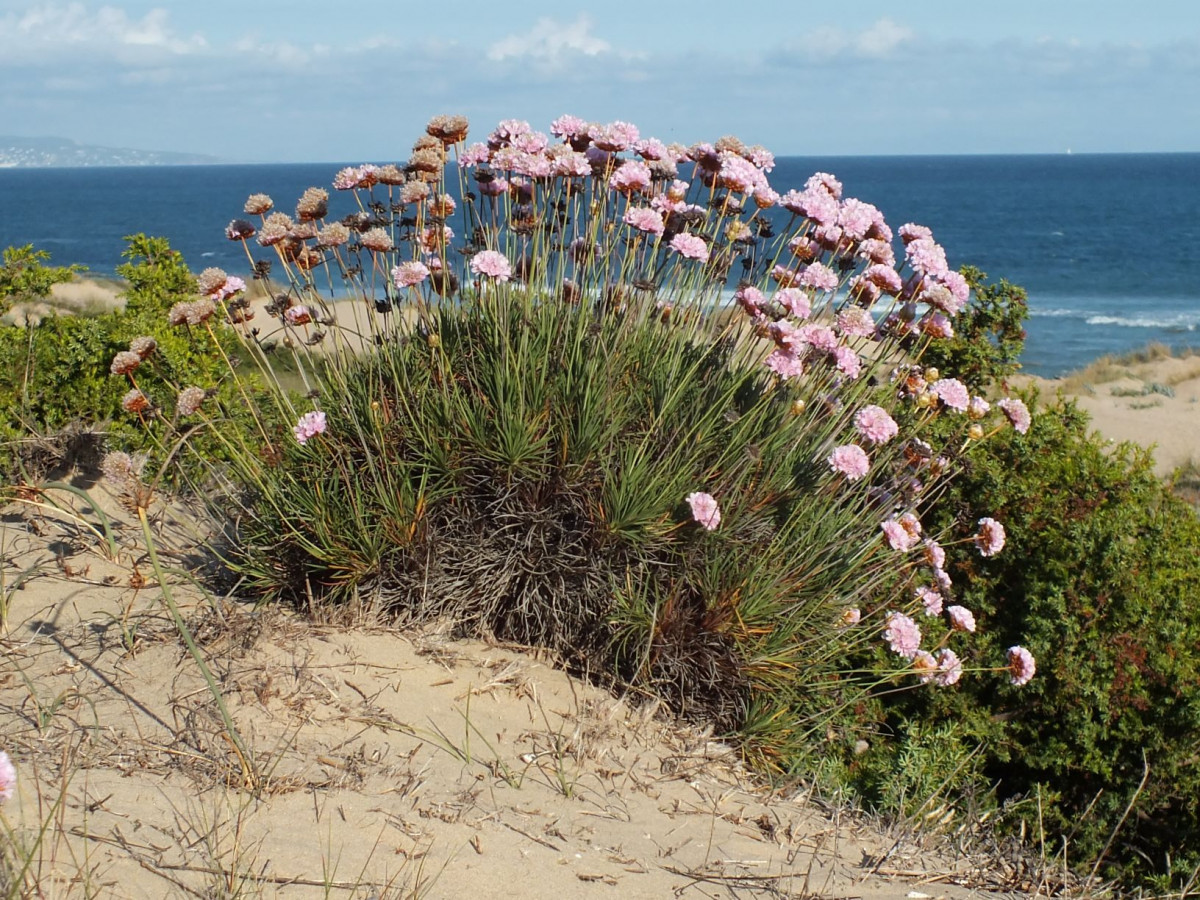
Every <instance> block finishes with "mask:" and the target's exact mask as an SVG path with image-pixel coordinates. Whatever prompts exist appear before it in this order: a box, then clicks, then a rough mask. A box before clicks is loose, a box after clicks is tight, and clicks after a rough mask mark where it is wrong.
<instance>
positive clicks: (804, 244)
mask: <svg viewBox="0 0 1200 900" xmlns="http://www.w3.org/2000/svg"><path fill="white" fill-rule="evenodd" d="M788 249H789V250H791V251H792V255H793V256H794V257H796V259H799V260H802V261H803V262H808V261H809V260H811V259H816V257H817V254H818V253H820V252H821V248H820V247H819V246H817V242H816V241H814V240H813V239H812V238H810V237H809V236H808V235H806V234H800V235H797V236H796V237H794V238H792V239H791V240H790V241H788Z"/></svg>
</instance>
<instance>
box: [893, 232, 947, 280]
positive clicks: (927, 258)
mask: <svg viewBox="0 0 1200 900" xmlns="http://www.w3.org/2000/svg"><path fill="white" fill-rule="evenodd" d="M904 255H905V257H906V258H907V260H908V264H909V265H910V266H912V268H913V271H914V272H920V273H921V274H922V275H930V276H932V277H934V278H940V277H941V276H943V275H945V274H946V273H947V272H949V271H950V266H949V264H948V263H947V262H946V251H945V250H943V249H942V246H941V244H938V243H935V242H934V241H932V240H930V239H929V238H917V240H915V241H913V242H911V243H910V244H909V245H908V246H907V247H905V248H904Z"/></svg>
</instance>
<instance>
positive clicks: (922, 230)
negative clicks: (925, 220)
mask: <svg viewBox="0 0 1200 900" xmlns="http://www.w3.org/2000/svg"><path fill="white" fill-rule="evenodd" d="M899 234H900V239H901V240H902V241H904V243H905V244H911V243H912V242H913V241H918V240H921V239H922V238H924V239H925V240H932V239H933V232H932V231H930V230H929V229H928V228H926V227H925V226H924V225H914V224H913V223H912V222H909V223H908V224H906V225H901V226H900V231H899Z"/></svg>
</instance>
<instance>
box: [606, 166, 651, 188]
mask: <svg viewBox="0 0 1200 900" xmlns="http://www.w3.org/2000/svg"><path fill="white" fill-rule="evenodd" d="M608 186H609V187H610V188H612V189H613V190H614V191H620V192H621V193H623V194H632V193H635V192H638V191H648V190H650V167H649V166H648V165H646V164H645V163H644V162H642V161H641V160H638V159H630V160H626V161H625V163H624V164H623V165H621V167H620V168H618V169H617V170H616V171H615V172H613V173H612V175H611V176H610V177H609V179H608Z"/></svg>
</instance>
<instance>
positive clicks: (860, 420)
mask: <svg viewBox="0 0 1200 900" xmlns="http://www.w3.org/2000/svg"><path fill="white" fill-rule="evenodd" d="M854 427H855V428H856V429H858V433H859V434H861V435H862V436H863V437H864V438H866V439H867V440H868V441H870V442H871V443H872V444H886V443H887V442H888V441H890V440H891V439H892V438H894V437H895V436H896V435H897V434H899V433H900V426H898V425H897V424H896V420H895V419H893V418H892V417H891V415H890V414H889V413H888V411H887V410H886V409H884V408H883V407H882V406H873V405H872V406H864V407H863V408H862V409H860V410H859V411H858V412H857V413H855V415H854Z"/></svg>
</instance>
